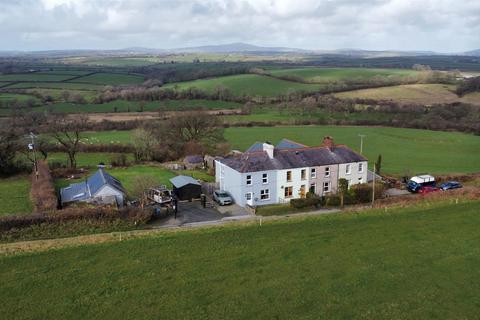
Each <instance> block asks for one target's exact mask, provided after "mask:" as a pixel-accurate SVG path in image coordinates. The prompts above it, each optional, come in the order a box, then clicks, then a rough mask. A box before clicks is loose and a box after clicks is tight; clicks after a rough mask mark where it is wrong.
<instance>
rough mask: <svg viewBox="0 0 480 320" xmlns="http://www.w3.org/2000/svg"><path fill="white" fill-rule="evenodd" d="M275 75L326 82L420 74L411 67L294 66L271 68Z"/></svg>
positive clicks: (270, 71)
mask: <svg viewBox="0 0 480 320" xmlns="http://www.w3.org/2000/svg"><path fill="white" fill-rule="evenodd" d="M268 72H269V73H270V74H272V75H273V76H295V77H299V78H302V79H304V80H306V81H308V82H315V83H326V82H332V81H339V80H354V79H362V80H363V79H371V78H374V77H378V76H380V77H393V76H394V77H408V76H415V75H416V74H418V72H417V71H414V70H409V69H373V68H315V67H307V68H292V69H270V70H268Z"/></svg>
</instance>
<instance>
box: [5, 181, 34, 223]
mask: <svg viewBox="0 0 480 320" xmlns="http://www.w3.org/2000/svg"><path fill="white" fill-rule="evenodd" d="M30 185H31V184H30V177H29V176H16V177H12V178H6V179H1V178H0V216H3V215H9V214H21V213H30V212H32V209H33V206H32V202H31V200H30Z"/></svg>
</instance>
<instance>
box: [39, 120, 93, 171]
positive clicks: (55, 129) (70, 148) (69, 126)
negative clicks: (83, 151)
mask: <svg viewBox="0 0 480 320" xmlns="http://www.w3.org/2000/svg"><path fill="white" fill-rule="evenodd" d="M48 122H49V129H50V132H51V133H50V136H51V137H52V138H53V139H54V140H55V141H56V142H57V143H58V144H59V145H60V146H62V147H63V149H64V151H65V153H66V154H67V156H68V164H69V166H70V168H76V167H77V159H76V155H77V152H78V149H79V147H80V140H81V133H82V131H83V130H84V129H85V127H86V123H87V117H86V116H85V115H80V116H77V115H75V116H74V117H73V116H72V117H70V116H68V115H66V114H64V113H56V114H52V115H51V117H50V118H49V120H48Z"/></svg>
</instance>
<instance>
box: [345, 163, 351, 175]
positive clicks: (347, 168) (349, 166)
mask: <svg viewBox="0 0 480 320" xmlns="http://www.w3.org/2000/svg"><path fill="white" fill-rule="evenodd" d="M345 174H352V166H351V165H350V164H347V165H345Z"/></svg>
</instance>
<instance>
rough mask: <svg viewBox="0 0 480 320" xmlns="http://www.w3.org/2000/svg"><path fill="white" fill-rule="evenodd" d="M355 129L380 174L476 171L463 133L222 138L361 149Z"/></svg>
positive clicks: (123, 140) (475, 142)
mask: <svg viewBox="0 0 480 320" xmlns="http://www.w3.org/2000/svg"><path fill="white" fill-rule="evenodd" d="M282 117H283V116H282ZM250 120H251V119H250ZM258 120H262V119H258ZM359 134H365V135H367V137H366V138H365V144H364V154H365V155H366V156H367V157H368V158H369V160H370V163H371V164H372V165H373V162H374V161H375V160H376V159H377V156H378V155H379V154H381V155H382V157H383V161H382V170H383V172H384V173H389V174H397V175H403V174H408V175H412V174H416V173H425V172H429V173H434V174H443V173H469V172H480V163H479V161H478V157H477V156H476V155H477V154H478V152H479V151H480V137H478V136H475V135H471V134H465V133H458V132H442V131H430V130H417V129H405V128H389V127H364V126H279V127H250V128H249V127H232V128H228V129H226V130H225V138H226V139H227V141H229V142H230V144H231V145H232V148H233V149H238V150H246V149H247V148H248V147H249V146H250V145H252V144H253V143H254V142H255V141H271V142H273V143H276V142H278V141H280V140H281V139H282V138H287V139H291V140H295V141H298V142H301V143H304V144H307V145H310V146H317V145H320V144H321V143H322V139H323V137H324V136H327V135H330V136H333V138H334V139H335V141H336V142H337V143H339V144H346V145H348V146H349V147H351V148H352V149H354V150H357V151H359V148H360V138H359V137H358V135H359ZM84 137H85V139H84V141H85V142H86V143H92V144H98V143H105V144H109V143H119V144H128V143H132V132H131V131H100V132H86V133H84ZM97 163H98V162H97Z"/></svg>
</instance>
